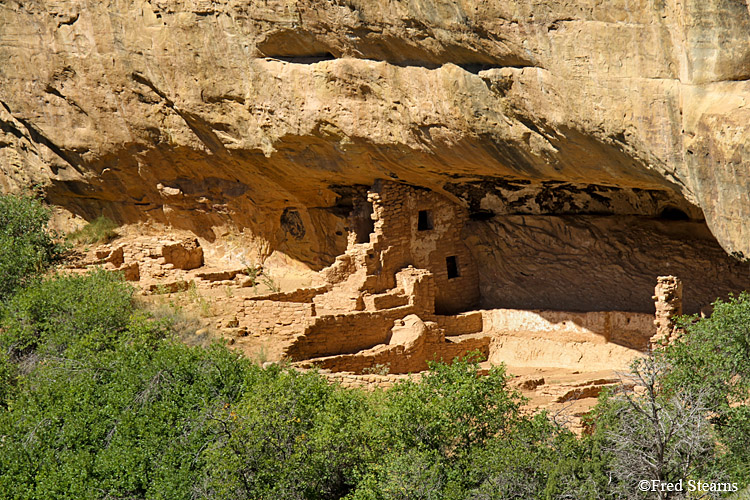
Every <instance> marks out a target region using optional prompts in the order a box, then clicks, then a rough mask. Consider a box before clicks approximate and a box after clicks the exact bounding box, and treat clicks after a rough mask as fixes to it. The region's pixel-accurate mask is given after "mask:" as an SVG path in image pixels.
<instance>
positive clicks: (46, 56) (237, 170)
mask: <svg viewBox="0 0 750 500" xmlns="http://www.w3.org/2000/svg"><path fill="white" fill-rule="evenodd" d="M748 79H750V13H749V12H748V6H747V5H746V3H745V2H742V1H739V2H738V1H730V0H687V1H684V2H677V1H676V0H664V1H657V2H645V1H640V0H614V1H611V2H606V3H602V2H599V1H595V0H584V1H580V0H576V1H568V0H538V1H534V2H517V1H503V2H499V1H490V2H488V1H484V0H462V1H459V2H455V1H447V0H425V1H416V0H410V1H392V0H366V1H365V0H328V1H323V0H298V1H281V0H263V1H253V2H239V1H234V0H212V1H208V0H152V1H139V0H123V1H118V2H114V1H106V0H105V1H102V2H95V3H88V4H85V5H84V4H82V3H81V2H78V1H74V0H70V1H66V0H56V1H53V0H37V1H34V2H20V1H16V0H9V1H7V2H4V4H3V5H2V6H1V7H0V189H2V190H3V191H6V190H11V189H18V188H19V187H20V186H22V185H28V184H40V185H41V186H42V187H43V188H44V191H45V193H46V196H47V198H48V199H49V201H51V202H52V203H55V204H59V205H62V206H64V207H66V208H67V209H69V210H70V211H72V212H73V213H76V214H80V215H82V216H84V217H86V218H92V217H95V216H98V215H101V214H102V213H103V214H104V215H108V216H110V217H112V218H115V219H116V220H118V221H120V222H133V221H138V220H144V219H152V220H156V221H163V222H167V223H169V224H171V225H173V226H174V227H179V228H184V229H190V230H192V231H194V232H195V233H196V234H198V235H199V236H201V237H203V238H206V239H208V240H212V239H214V238H215V237H217V236H220V231H218V230H217V231H214V230H213V228H217V227H220V226H227V225H229V224H231V225H232V226H234V227H237V228H240V229H243V230H247V231H248V234H251V235H252V237H253V238H254V239H253V241H255V243H256V245H257V246H258V252H259V254H263V255H262V256H263V257H267V256H268V255H269V254H271V253H273V252H277V253H278V254H285V255H286V256H288V257H289V258H291V259H292V260H294V261H299V262H302V263H305V264H306V265H308V266H311V267H313V268H315V269H320V268H322V267H324V266H325V265H327V264H330V263H331V262H332V261H333V258H334V257H335V256H336V255H338V254H340V253H342V251H343V249H344V248H345V247H346V217H345V216H346V214H347V213H348V211H349V209H350V208H351V207H352V199H353V197H354V196H355V195H356V193H357V192H358V189H359V186H362V185H365V186H369V185H371V184H372V183H373V181H374V180H375V179H378V178H386V179H398V180H400V181H402V182H405V183H408V184H412V185H415V186H422V187H427V188H430V189H433V190H435V191H438V192H442V193H443V194H445V195H448V196H449V197H451V199H453V200H455V201H459V202H462V203H463V204H464V205H465V206H467V207H468V208H470V209H471V210H472V212H473V213H474V214H475V215H476V216H477V218H482V217H492V216H493V215H494V216H496V215H498V214H509V215H515V214H524V213H532V214H537V215H539V214H542V215H544V214H555V215H566V214H583V215H587V214H598V215H607V214H620V215H622V214H625V215H635V216H649V217H651V216H656V215H659V214H662V213H664V212H665V210H666V211H677V212H678V213H682V214H684V215H685V216H687V217H689V218H692V219H696V220H701V219H702V218H703V217H704V216H705V219H706V222H707V224H708V227H709V228H710V230H711V232H712V233H713V235H714V236H715V237H716V238H717V240H718V241H719V243H720V244H721V246H722V247H723V248H724V249H725V250H726V251H727V252H728V253H732V254H735V255H736V256H738V257H744V256H748V255H750V237H749V236H750V235H749V234H748V232H747V231H748V230H747V229H746V227H747V221H748V220H750V198H749V197H748V193H749V192H750V169H749V168H748V166H747V159H746V158H747V157H748V154H747V149H748V147H749V146H750V134H748V123H750V110H748V109H747V108H746V101H748V99H750V83H748ZM519 186H520V187H519ZM519 190H523V191H524V192H523V196H520V195H519ZM670 213H672V212H670Z"/></svg>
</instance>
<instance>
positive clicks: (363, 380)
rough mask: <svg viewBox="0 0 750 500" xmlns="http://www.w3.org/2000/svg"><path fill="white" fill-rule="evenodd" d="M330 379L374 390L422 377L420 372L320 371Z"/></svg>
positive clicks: (354, 386)
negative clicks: (363, 372)
mask: <svg viewBox="0 0 750 500" xmlns="http://www.w3.org/2000/svg"><path fill="white" fill-rule="evenodd" d="M320 374H321V375H323V376H324V377H325V378H326V379H328V381H330V382H336V383H339V384H341V385H342V386H343V387H346V388H358V389H365V390H368V391H374V390H375V389H389V388H391V387H393V386H394V385H395V384H397V383H399V382H401V381H404V380H408V379H410V378H411V379H412V380H414V381H419V380H420V379H421V375H420V374H413V375H393V374H389V375H376V374H365V375H358V374H356V373H346V372H339V373H327V372H325V371H321V372H320Z"/></svg>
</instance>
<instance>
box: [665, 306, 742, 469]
mask: <svg viewBox="0 0 750 500" xmlns="http://www.w3.org/2000/svg"><path fill="white" fill-rule="evenodd" d="M680 326H681V327H682V328H683V333H682V334H681V335H680V336H679V337H678V338H677V339H676V340H675V341H674V342H673V343H672V344H670V345H668V346H665V347H664V348H663V349H662V350H661V351H660V352H659V355H660V356H662V357H663V358H664V360H665V362H666V363H668V364H669V366H670V368H671V369H670V373H668V374H667V375H666V377H664V380H663V383H664V385H665V386H666V388H667V389H668V390H671V391H680V390H689V391H692V392H701V393H704V394H705V395H706V399H707V405H708V407H709V408H710V410H711V414H712V418H711V421H712V423H713V424H714V427H715V429H716V431H717V433H718V436H719V440H720V441H721V443H722V445H723V446H722V447H723V448H724V449H725V450H726V453H724V454H722V455H720V456H719V457H717V464H718V463H719V462H721V464H720V465H721V466H723V467H724V468H725V469H726V470H728V471H729V474H730V476H732V477H733V478H734V479H736V480H738V481H740V482H741V484H748V483H750V465H748V464H750V448H748V447H747V446H745V444H744V443H746V442H747V441H749V440H750V406H749V404H748V403H749V402H750V294H748V293H747V292H743V293H742V294H740V295H739V296H737V297H730V298H729V299H728V300H726V301H723V300H717V301H716V302H715V303H714V309H713V312H712V314H711V316H710V317H708V318H698V317H697V316H688V317H684V318H682V320H681V321H680Z"/></svg>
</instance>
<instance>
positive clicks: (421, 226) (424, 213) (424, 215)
mask: <svg viewBox="0 0 750 500" xmlns="http://www.w3.org/2000/svg"><path fill="white" fill-rule="evenodd" d="M431 229H434V227H433V225H432V214H430V211H429V210H420V211H419V216H418V218H417V231H430V230H431Z"/></svg>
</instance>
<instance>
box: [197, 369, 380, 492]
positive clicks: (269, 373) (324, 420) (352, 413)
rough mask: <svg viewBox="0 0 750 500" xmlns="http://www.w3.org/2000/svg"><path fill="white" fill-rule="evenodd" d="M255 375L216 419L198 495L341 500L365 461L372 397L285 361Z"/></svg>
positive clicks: (217, 413)
mask: <svg viewBox="0 0 750 500" xmlns="http://www.w3.org/2000/svg"><path fill="white" fill-rule="evenodd" d="M253 373H256V374H257V375H256V376H255V378H254V380H253V381H252V383H250V384H248V386H247V387H248V389H249V390H248V391H247V392H246V393H245V394H244V395H243V397H242V398H241V400H240V401H238V402H237V404H236V405H230V404H228V405H226V406H225V407H224V408H221V409H220V410H219V411H218V412H216V414H215V416H214V420H215V422H216V425H215V427H214V432H215V436H216V437H215V439H214V440H212V443H211V445H210V447H209V448H208V449H207V452H206V454H205V456H204V460H205V463H206V464H207V467H206V468H205V476H204V478H203V479H202V480H200V481H198V484H200V485H201V487H200V489H199V491H197V492H196V493H197V495H196V496H198V497H199V498H206V499H220V498H232V499H254V498H269V499H296V498H332V499H333V498H341V497H342V496H343V495H344V494H346V492H347V491H349V490H350V489H351V488H352V487H353V486H354V477H353V474H352V472H353V470H354V467H355V465H357V464H360V463H361V462H362V461H363V460H364V458H363V454H364V451H365V446H366V443H367V441H368V440H367V438H366V437H365V434H364V431H363V424H365V422H364V421H365V420H366V419H367V411H366V409H367V407H366V401H365V398H364V394H363V393H362V392H361V391H347V390H342V389H339V388H336V387H335V386H332V385H330V384H329V383H328V382H327V381H326V380H325V379H324V378H322V377H321V376H319V375H317V374H315V373H299V372H296V371H294V370H290V371H286V370H283V369H281V368H280V367H278V366H272V367H270V368H268V369H265V370H256V371H255V372H253ZM365 425H366V424H365ZM209 464H210V465H209Z"/></svg>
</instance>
